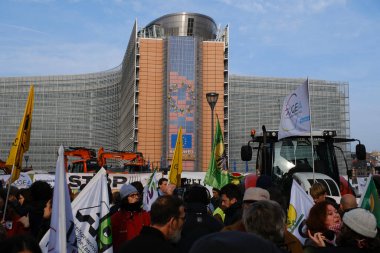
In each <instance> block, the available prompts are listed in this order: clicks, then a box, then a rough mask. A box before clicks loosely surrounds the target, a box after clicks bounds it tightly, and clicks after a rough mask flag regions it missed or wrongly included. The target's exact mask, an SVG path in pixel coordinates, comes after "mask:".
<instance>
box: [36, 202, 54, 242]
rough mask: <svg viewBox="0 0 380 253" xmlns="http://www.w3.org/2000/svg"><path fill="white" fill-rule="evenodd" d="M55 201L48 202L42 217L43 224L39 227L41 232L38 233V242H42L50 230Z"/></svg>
mask: <svg viewBox="0 0 380 253" xmlns="http://www.w3.org/2000/svg"><path fill="white" fill-rule="evenodd" d="M52 207H53V199H50V200H48V202H46V205H45V208H44V212H43V215H42V222H41V224H40V226H39V230H38V233H37V237H36V239H37V241H41V239H42V238H43V237H44V235H45V234H46V232H47V231H48V230H49V229H50V220H51V215H52V213H53V208H52Z"/></svg>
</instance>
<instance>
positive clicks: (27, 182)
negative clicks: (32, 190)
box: [0, 172, 33, 189]
mask: <svg viewBox="0 0 380 253" xmlns="http://www.w3.org/2000/svg"><path fill="white" fill-rule="evenodd" d="M10 176H11V175H0V181H3V186H4V185H5V182H7V181H8V179H9V177H10ZM32 183H33V181H32V179H31V178H30V176H29V175H28V174H27V173H25V172H21V173H20V176H19V178H18V179H17V180H16V181H14V182H13V183H12V186H15V187H17V188H18V189H22V188H29V187H30V186H31V185H32Z"/></svg>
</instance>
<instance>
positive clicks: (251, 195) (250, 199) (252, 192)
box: [222, 187, 270, 232]
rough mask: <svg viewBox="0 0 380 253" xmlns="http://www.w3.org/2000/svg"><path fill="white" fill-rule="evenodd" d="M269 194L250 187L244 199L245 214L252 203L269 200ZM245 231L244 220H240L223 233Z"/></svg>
mask: <svg viewBox="0 0 380 253" xmlns="http://www.w3.org/2000/svg"><path fill="white" fill-rule="evenodd" d="M269 198H270V196H269V192H268V191H267V190H264V189H262V188H260V187H249V188H247V189H246V190H245V192H244V197H243V213H244V210H246V209H247V208H248V207H249V206H250V205H251V204H252V203H255V202H256V201H260V200H269ZM236 230H237V231H243V232H245V231H246V230H245V228H244V225H243V221H242V219H239V220H238V221H236V222H235V223H233V224H231V225H228V226H225V227H224V228H223V229H222V231H236Z"/></svg>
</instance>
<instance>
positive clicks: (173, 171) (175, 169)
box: [168, 127, 183, 187]
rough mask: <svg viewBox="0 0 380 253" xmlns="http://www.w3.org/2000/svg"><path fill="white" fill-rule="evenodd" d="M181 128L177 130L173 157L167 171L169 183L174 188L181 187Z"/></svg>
mask: <svg viewBox="0 0 380 253" xmlns="http://www.w3.org/2000/svg"><path fill="white" fill-rule="evenodd" d="M182 149H183V143H182V127H180V128H179V130H178V134H177V141H176V144H175V149H174V155H173V159H172V164H171V166H170V171H169V177H168V178H169V181H170V183H172V184H175V185H176V186H178V187H180V186H181V173H182Z"/></svg>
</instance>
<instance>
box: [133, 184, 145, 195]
mask: <svg viewBox="0 0 380 253" xmlns="http://www.w3.org/2000/svg"><path fill="white" fill-rule="evenodd" d="M131 185H133V186H134V187H135V188H136V189H137V191H138V192H139V193H140V195H142V194H143V192H144V186H143V184H142V183H141V182H140V181H134V182H132V183H131Z"/></svg>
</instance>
